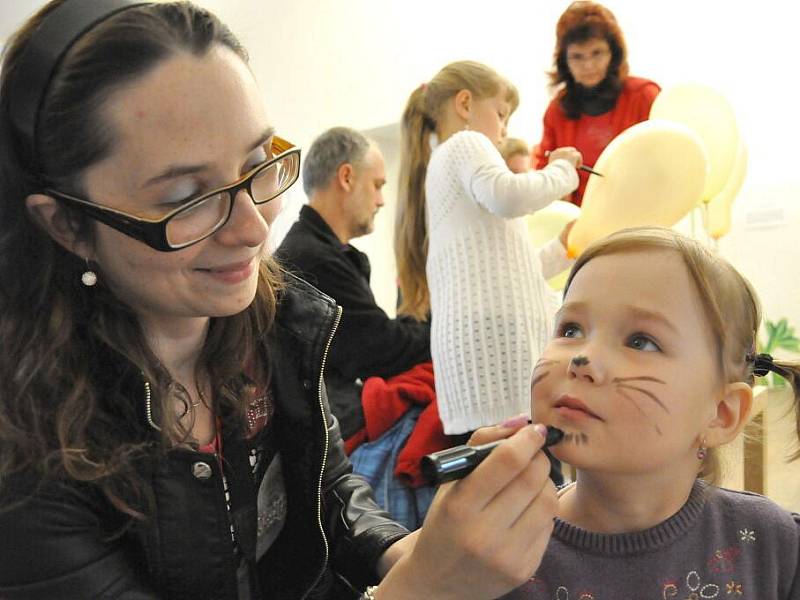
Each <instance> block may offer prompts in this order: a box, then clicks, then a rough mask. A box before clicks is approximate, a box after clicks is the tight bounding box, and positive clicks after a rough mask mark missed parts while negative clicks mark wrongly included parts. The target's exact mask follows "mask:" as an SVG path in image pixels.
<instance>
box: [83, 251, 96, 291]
mask: <svg viewBox="0 0 800 600" xmlns="http://www.w3.org/2000/svg"><path fill="white" fill-rule="evenodd" d="M84 260H85V261H86V270H85V271H84V272H83V273H82V274H81V283H82V284H83V285H85V286H86V287H92V286H93V285H95V284H96V283H97V273H95V272H94V271H92V269H91V267H90V266H89V259H88V258H86V259H84Z"/></svg>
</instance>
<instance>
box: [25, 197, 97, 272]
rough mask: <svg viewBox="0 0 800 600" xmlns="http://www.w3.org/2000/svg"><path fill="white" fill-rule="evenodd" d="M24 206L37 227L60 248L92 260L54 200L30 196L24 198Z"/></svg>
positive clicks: (87, 248)
mask: <svg viewBox="0 0 800 600" xmlns="http://www.w3.org/2000/svg"><path fill="white" fill-rule="evenodd" d="M25 206H26V208H27V209H28V214H30V215H31V218H33V220H34V221H36V223H37V224H38V225H39V227H41V228H42V229H43V230H44V231H46V232H47V234H48V235H49V236H50V237H51V238H53V239H54V240H55V241H56V242H58V243H59V244H60V245H61V246H63V247H64V248H66V249H67V250H69V251H70V252H72V253H73V254H75V255H77V256H79V257H80V258H82V259H85V260H89V259H92V258H93V256H92V252H91V248H90V247H89V246H88V244H86V243H85V242H82V241H80V240H79V239H78V236H77V235H76V232H75V230H74V229H73V227H72V226H71V225H70V223H69V220H68V219H67V214H66V213H65V212H64V209H63V208H62V207H61V206H60V205H59V203H58V202H57V201H56V199H55V198H53V197H52V196H47V195H45V194H31V195H30V196H28V197H27V198H25Z"/></svg>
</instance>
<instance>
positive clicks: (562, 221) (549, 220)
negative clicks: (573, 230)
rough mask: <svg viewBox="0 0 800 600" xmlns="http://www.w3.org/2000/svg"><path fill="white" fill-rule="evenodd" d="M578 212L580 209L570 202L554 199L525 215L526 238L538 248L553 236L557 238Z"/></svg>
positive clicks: (576, 216)
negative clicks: (550, 202)
mask: <svg viewBox="0 0 800 600" xmlns="http://www.w3.org/2000/svg"><path fill="white" fill-rule="evenodd" d="M580 214H581V209H580V208H579V207H578V206H575V205H574V204H573V203H572V202H564V201H563V200H556V201H555V202H553V203H552V204H549V205H548V206H545V207H544V208H542V209H540V210H537V211H536V212H535V213H533V214H531V215H527V216H526V217H525V224H526V225H527V226H528V238H529V239H530V240H531V243H532V244H533V245H534V246H536V247H537V248H540V247H541V246H544V245H545V244H546V243H547V242H549V241H550V240H552V239H553V238H557V237H558V236H559V234H560V233H561V231H562V230H563V229H564V226H565V225H566V224H567V223H569V222H570V221H574V220H575V219H577V218H578V216H579V215H580Z"/></svg>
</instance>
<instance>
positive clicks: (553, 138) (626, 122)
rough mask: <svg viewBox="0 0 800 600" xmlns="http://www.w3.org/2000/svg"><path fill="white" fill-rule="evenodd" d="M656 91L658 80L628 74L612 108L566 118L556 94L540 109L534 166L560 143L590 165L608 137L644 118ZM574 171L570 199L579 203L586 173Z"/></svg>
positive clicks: (608, 140) (544, 161) (537, 166)
mask: <svg viewBox="0 0 800 600" xmlns="http://www.w3.org/2000/svg"><path fill="white" fill-rule="evenodd" d="M659 91H661V88H660V87H659V86H658V84H657V83H655V82H653V81H650V80H649V79H643V78H640V77H628V78H627V79H626V80H625V84H624V87H623V88H622V92H621V93H620V95H619V98H618V99H617V103H616V104H615V105H614V108H612V109H611V110H610V111H608V112H606V113H603V114H602V115H597V116H595V117H592V116H589V115H581V117H580V118H579V119H568V118H567V117H566V115H565V114H564V110H563V109H562V108H561V105H560V103H559V96H556V97H555V98H554V99H553V100H552V101H551V102H550V105H549V106H548V107H547V111H546V112H545V113H544V132H543V134H542V141H541V142H539V145H538V146H536V147H534V149H533V166H534V168H536V169H541V168H543V167H544V166H545V165H546V164H547V158H545V152H547V151H550V150H555V149H556V148H560V147H562V146H574V147H575V148H577V149H578V150H580V152H581V154H583V163H584V164H586V165H589V166H593V165H594V164H595V162H596V161H597V159H598V158H599V156H600V153H601V152H602V151H603V150H604V149H605V147H606V146H608V143H609V142H610V141H611V140H612V139H614V138H615V137H616V136H617V135H619V134H620V133H621V132H623V131H624V130H626V129H627V128H628V127H630V126H631V125H635V124H636V123H639V122H641V121H645V120H646V119H647V117H648V116H649V114H650V107H651V106H652V104H653V101H654V100H655V99H656V96H657V95H658V92H659ZM578 175H579V177H580V185H579V186H578V189H577V190H575V192H573V194H572V201H573V202H574V203H575V204H577V205H578V206H580V205H581V201H582V199H583V192H584V190H585V189H586V182H587V181H588V179H589V174H588V173H585V172H583V171H578Z"/></svg>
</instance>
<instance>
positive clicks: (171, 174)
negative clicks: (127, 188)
mask: <svg viewBox="0 0 800 600" xmlns="http://www.w3.org/2000/svg"><path fill="white" fill-rule="evenodd" d="M273 135H275V128H274V127H267V128H266V129H265V130H264V132H263V133H262V134H261V135H260V136H259V137H258V140H257V141H256V142H254V143H253V144H252V145H251V146H250V147H249V148H248V149H247V153H248V154H249V153H250V152H252V151H253V150H255V149H256V148H259V147H261V146H263V145H264V144H265V143H266V142H267V140H269V139H270V138H271V137H272V136H273ZM209 168H210V165H209V164H208V163H198V164H193V165H170V166H168V167H167V168H166V169H164V170H163V171H162V172H161V173H159V174H158V175H155V176H154V177H151V178H150V179H148V180H147V181H146V182H145V184H144V185H143V186H142V187H148V186H151V185H153V184H156V183H160V182H162V181H166V180H168V179H174V178H176V177H183V176H185V175H193V174H195V173H201V172H203V171H206V170H208V169H209Z"/></svg>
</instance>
